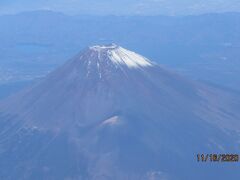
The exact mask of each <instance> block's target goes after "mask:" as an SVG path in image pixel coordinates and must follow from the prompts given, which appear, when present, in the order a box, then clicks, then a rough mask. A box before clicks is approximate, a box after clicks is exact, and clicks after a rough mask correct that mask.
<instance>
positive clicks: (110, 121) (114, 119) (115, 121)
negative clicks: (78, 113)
mask: <svg viewBox="0 0 240 180" xmlns="http://www.w3.org/2000/svg"><path fill="white" fill-rule="evenodd" d="M118 123H119V118H118V116H113V117H111V118H109V119H107V120H105V121H103V123H102V125H111V126H113V125H116V124H118Z"/></svg>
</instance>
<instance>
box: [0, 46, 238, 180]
mask: <svg viewBox="0 0 240 180" xmlns="http://www.w3.org/2000/svg"><path fill="white" fill-rule="evenodd" d="M239 107H240V97H239V96H238V95H237V94H233V93H229V92H225V91H223V90H220V89H217V88H215V87H211V86H208V85H205V84H202V83H200V82H195V81H191V80H189V79H186V78H185V77H182V76H181V75H178V74H177V73H175V72H173V71H171V70H168V69H166V68H165V67H162V66H161V65H158V64H156V63H154V62H152V61H150V60H148V59H147V58H145V57H143V56H141V55H139V54H136V53H134V52H132V51H129V50H127V49H124V48H122V47H120V46H117V45H115V44H111V45H107V46H92V47H89V48H86V49H85V50H83V51H82V52H81V53H79V54H78V55H76V56H75V57H73V58H72V59H70V60H69V61H67V62H66V63H65V64H64V65H63V66H61V67H60V68H58V69H57V70H55V71H54V72H52V73H50V74H49V75H48V76H47V77H46V78H45V79H44V80H42V81H41V82H39V83H37V84H34V85H32V86H31V87H29V88H27V89H25V90H23V91H21V92H19V93H17V94H15V95H13V96H11V97H9V98H7V99H5V100H3V101H2V102H1V103H0V179H6V180H8V179H9V180H11V179H59V180H61V179H68V180H69V179H80V180H108V179H110V180H125V179H126V180H153V179H154V180H155V179H156V180H187V179H199V180H200V179H226V178H230V179H231V178H232V179H238V178H240V171H239V164H238V162H235V163H216V162H204V163H203V162H197V158H196V155H197V154H202V153H208V154H210V153H219V154H224V153H225V154H227V153H231V154H232V153H234V154H238V153H239V152H240V149H239V148H240V146H239V145H240V144H239V142H240V141H239V140H240V134H239V132H240V111H239Z"/></svg>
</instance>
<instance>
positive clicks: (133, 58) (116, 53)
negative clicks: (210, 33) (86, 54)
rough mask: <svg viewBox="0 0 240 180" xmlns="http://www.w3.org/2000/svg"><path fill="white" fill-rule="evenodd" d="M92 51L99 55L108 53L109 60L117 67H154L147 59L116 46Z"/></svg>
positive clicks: (100, 47)
mask: <svg viewBox="0 0 240 180" xmlns="http://www.w3.org/2000/svg"><path fill="white" fill-rule="evenodd" d="M90 49H91V50H94V51H97V52H98V54H101V53H102V52H103V51H104V52H107V53H108V57H109V59H110V60H111V61H112V62H113V63H114V64H116V65H126V66H127V67H129V68H140V67H147V66H153V64H152V63H151V62H150V61H149V60H148V59H147V58H145V57H143V56H141V55H139V54H136V53H135V52H132V51H129V50H127V49H124V48H122V47H120V46H117V45H115V44H112V45H109V46H92V47H90Z"/></svg>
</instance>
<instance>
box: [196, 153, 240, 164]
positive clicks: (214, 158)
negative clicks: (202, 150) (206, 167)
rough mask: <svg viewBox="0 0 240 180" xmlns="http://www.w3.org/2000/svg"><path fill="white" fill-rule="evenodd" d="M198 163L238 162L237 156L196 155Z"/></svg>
mask: <svg viewBox="0 0 240 180" xmlns="http://www.w3.org/2000/svg"><path fill="white" fill-rule="evenodd" d="M197 161H198V162H239V155H238V154H197Z"/></svg>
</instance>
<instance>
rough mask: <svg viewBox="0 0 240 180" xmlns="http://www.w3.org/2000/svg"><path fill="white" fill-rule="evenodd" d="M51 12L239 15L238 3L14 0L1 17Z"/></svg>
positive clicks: (0, 6) (3, 6) (0, 9)
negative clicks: (43, 11)
mask: <svg viewBox="0 0 240 180" xmlns="http://www.w3.org/2000/svg"><path fill="white" fill-rule="evenodd" d="M35 10H50V11H56V12H62V13H65V14H69V15H81V14H86V15H171V16H178V15H196V14H205V13H222V12H240V2H239V1H238V0H229V1H224V0H208V1H203V0H194V1H193V0H184V1H181V2H179V1H177V0H140V1H136V0H123V1H116V0H114V1H109V0H104V1H97V0H90V1H87V2H86V1H83V0H72V1H71V2H69V1H66V0H59V1H56V0H50V1H46V0H38V1H30V0H22V1H18V0H11V1H6V0H4V1H1V2H0V15H2V14H16V13H19V12H24V11H35Z"/></svg>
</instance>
